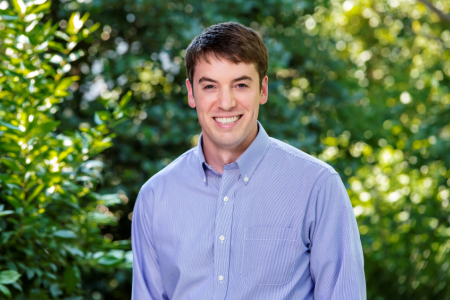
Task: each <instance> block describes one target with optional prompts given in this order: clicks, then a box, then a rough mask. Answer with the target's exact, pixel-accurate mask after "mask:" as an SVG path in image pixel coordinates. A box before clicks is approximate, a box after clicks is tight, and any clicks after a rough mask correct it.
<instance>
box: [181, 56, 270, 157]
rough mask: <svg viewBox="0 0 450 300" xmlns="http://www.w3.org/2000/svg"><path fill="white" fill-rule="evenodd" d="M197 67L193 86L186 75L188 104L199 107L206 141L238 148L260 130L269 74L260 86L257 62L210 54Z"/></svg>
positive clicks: (248, 141) (218, 145) (249, 141)
mask: <svg viewBox="0 0 450 300" xmlns="http://www.w3.org/2000/svg"><path fill="white" fill-rule="evenodd" d="M208 60H209V63H208V62H206V61H205V60H200V62H198V63H197V65H196V67H195V73H194V78H193V85H194V86H193V87H192V86H191V84H190V82H189V80H187V79H186V85H187V87H188V92H189V106H191V107H193V108H194V107H196V108H197V115H198V119H199V122H200V125H201V126H202V132H203V138H204V142H210V143H212V144H213V145H214V146H215V147H216V148H220V149H227V150H232V151H233V150H238V149H240V148H241V147H242V146H243V145H244V146H248V145H250V143H251V142H252V140H253V138H254V137H255V136H256V133H257V126H256V124H257V122H256V120H257V118H258V111H259V105H260V104H264V103H266V102H267V92H268V88H267V76H266V77H264V79H263V81H262V85H261V89H260V82H259V76H258V72H257V71H256V68H255V66H254V64H245V63H239V64H235V63H233V62H231V61H228V60H226V59H224V58H222V59H217V58H214V57H212V56H210V57H208Z"/></svg>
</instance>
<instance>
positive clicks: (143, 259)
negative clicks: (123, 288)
mask: <svg viewBox="0 0 450 300" xmlns="http://www.w3.org/2000/svg"><path fill="white" fill-rule="evenodd" d="M146 196H148V195H143V192H142V190H141V192H140V193H139V196H138V198H137V200H136V204H135V206H134V210H133V218H132V227H131V244H132V250H133V286H132V299H133V300H166V299H168V297H167V295H166V293H165V290H164V286H163V284H162V279H161V274H160V268H159V265H158V261H157V256H156V251H155V247H154V241H153V237H152V231H151V224H152V222H151V218H149V217H150V216H151V214H150V213H149V212H147V210H148V209H149V208H150V207H149V206H151V204H150V203H149V201H144V199H145V197H146Z"/></svg>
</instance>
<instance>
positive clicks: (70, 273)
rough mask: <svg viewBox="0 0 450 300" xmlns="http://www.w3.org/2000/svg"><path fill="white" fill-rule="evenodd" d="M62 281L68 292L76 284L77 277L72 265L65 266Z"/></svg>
mask: <svg viewBox="0 0 450 300" xmlns="http://www.w3.org/2000/svg"><path fill="white" fill-rule="evenodd" d="M64 283H65V284H66V292H67V293H68V294H70V293H71V292H72V291H73V290H75V287H76V286H77V283H78V281H77V278H76V276H75V272H74V270H73V267H72V266H67V267H66V269H65V270H64Z"/></svg>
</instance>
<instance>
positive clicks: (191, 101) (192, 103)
mask: <svg viewBox="0 0 450 300" xmlns="http://www.w3.org/2000/svg"><path fill="white" fill-rule="evenodd" d="M186 87H187V90H188V102H189V106H190V107H192V108H195V99H194V90H193V86H192V85H191V82H190V81H189V79H188V78H187V79H186Z"/></svg>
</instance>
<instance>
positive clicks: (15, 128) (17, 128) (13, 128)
mask: <svg viewBox="0 0 450 300" xmlns="http://www.w3.org/2000/svg"><path fill="white" fill-rule="evenodd" d="M0 125H2V126H5V127H7V128H9V129H12V130H17V131H21V130H20V128H19V127H17V126H14V125H11V124H9V123H6V122H3V121H0Z"/></svg>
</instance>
